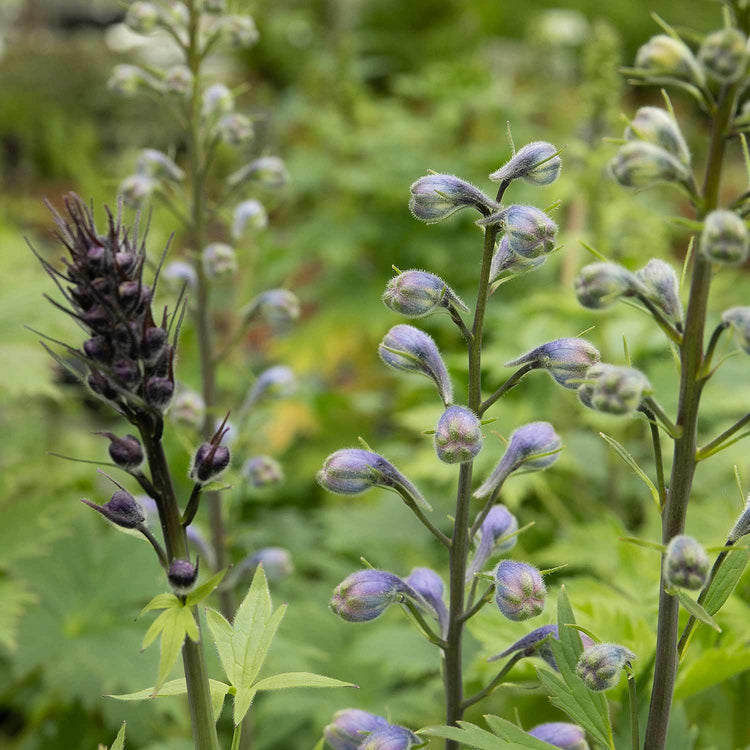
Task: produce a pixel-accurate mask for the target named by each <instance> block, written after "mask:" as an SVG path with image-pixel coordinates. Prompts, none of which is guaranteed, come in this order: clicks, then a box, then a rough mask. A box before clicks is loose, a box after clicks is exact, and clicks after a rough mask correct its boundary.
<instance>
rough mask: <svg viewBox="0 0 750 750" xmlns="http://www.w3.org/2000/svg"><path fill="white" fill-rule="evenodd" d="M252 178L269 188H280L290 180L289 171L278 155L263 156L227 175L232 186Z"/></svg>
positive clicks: (261, 185) (263, 186)
mask: <svg viewBox="0 0 750 750" xmlns="http://www.w3.org/2000/svg"><path fill="white" fill-rule="evenodd" d="M249 180H252V181H253V182H256V183H258V185H260V187H262V188H265V189H267V190H278V189H279V188H283V187H284V185H286V184H287V183H288V182H289V173H288V172H287V171H286V167H285V166H284V162H283V161H282V160H281V159H279V157H278V156H262V157H260V158H259V159H255V160H253V161H251V162H250V163H249V164H246V165H245V166H244V167H242V168H240V169H238V170H237V171H236V172H233V173H232V174H230V175H229V177H227V183H228V184H229V186H230V187H237V186H239V185H241V184H242V183H243V182H247V181H249Z"/></svg>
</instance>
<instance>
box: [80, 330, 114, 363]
mask: <svg viewBox="0 0 750 750" xmlns="http://www.w3.org/2000/svg"><path fill="white" fill-rule="evenodd" d="M83 352H84V354H85V355H86V356H87V357H88V358H89V359H93V360H94V362H109V360H110V359H111V358H112V345H111V344H110V343H109V341H108V340H107V339H106V338H105V337H104V336H94V337H93V338H90V339H88V340H86V341H84V342H83Z"/></svg>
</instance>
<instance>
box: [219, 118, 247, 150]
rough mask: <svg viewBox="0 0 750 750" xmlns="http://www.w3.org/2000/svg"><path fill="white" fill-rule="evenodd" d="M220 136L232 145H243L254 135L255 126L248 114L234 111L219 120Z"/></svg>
mask: <svg viewBox="0 0 750 750" xmlns="http://www.w3.org/2000/svg"><path fill="white" fill-rule="evenodd" d="M216 130H217V132H218V134H219V137H220V138H221V139H222V140H223V141H226V142H227V143H229V144H230V145H232V146H241V145H242V144H243V143H247V142H248V141H249V140H250V139H251V138H252V137H253V126H252V124H251V122H250V118H249V117H247V116H246V115H242V114H239V113H237V112H232V113H230V114H228V115H224V117H222V118H221V120H219V124H218V125H217V126H216Z"/></svg>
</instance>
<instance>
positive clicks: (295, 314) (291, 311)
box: [249, 289, 300, 328]
mask: <svg viewBox="0 0 750 750" xmlns="http://www.w3.org/2000/svg"><path fill="white" fill-rule="evenodd" d="M255 313H258V314H259V315H261V317H263V318H264V319H265V320H266V321H267V322H268V323H269V324H270V325H272V326H276V327H279V328H283V327H285V326H288V325H289V324H290V323H292V322H294V321H295V320H297V318H299V313H300V305H299V299H298V298H297V295H296V294H295V293H294V292H290V291H289V290H288V289H267V290H266V291H265V292H261V293H260V294H259V295H258V296H257V297H256V298H255V300H253V302H251V303H250V313H249V315H253V314H255Z"/></svg>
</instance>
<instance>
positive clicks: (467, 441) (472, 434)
mask: <svg viewBox="0 0 750 750" xmlns="http://www.w3.org/2000/svg"><path fill="white" fill-rule="evenodd" d="M481 450H482V425H481V423H480V422H479V419H478V418H477V416H476V414H474V412H473V411H472V410H471V409H467V408H466V407H465V406H449V407H448V408H447V409H446V410H445V411H444V412H443V414H442V416H441V417H440V419H439V421H438V423H437V427H436V428H435V452H436V453H437V457H438V458H439V459H440V460H441V461H444V462H445V463H447V464H457V463H466V462H467V461H471V460H472V459H473V458H474V457H475V456H476V455H477V454H478V453H479V451H481Z"/></svg>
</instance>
